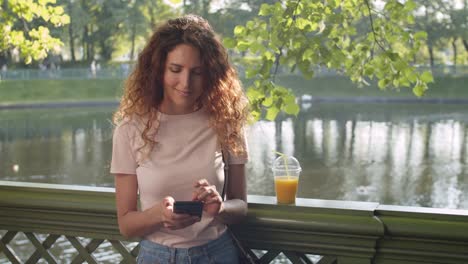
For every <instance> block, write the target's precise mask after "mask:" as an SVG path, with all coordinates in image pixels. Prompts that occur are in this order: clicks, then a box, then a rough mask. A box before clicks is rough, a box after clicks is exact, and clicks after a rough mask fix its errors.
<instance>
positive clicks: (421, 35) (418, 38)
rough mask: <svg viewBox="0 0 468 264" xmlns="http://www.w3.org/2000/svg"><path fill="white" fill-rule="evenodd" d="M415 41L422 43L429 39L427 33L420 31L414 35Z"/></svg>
mask: <svg viewBox="0 0 468 264" xmlns="http://www.w3.org/2000/svg"><path fill="white" fill-rule="evenodd" d="M413 37H414V39H415V40H416V41H421V40H426V39H427V33H426V32H424V31H418V32H416V33H415V34H414V36H413Z"/></svg>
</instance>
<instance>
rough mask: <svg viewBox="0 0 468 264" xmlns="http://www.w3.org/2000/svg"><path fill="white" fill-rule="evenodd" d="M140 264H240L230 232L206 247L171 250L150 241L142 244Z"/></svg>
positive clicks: (138, 260) (139, 255) (138, 259)
mask: <svg viewBox="0 0 468 264" xmlns="http://www.w3.org/2000/svg"><path fill="white" fill-rule="evenodd" d="M137 263H138V264H150V263H151V264H198V263H199V264H217V263H220V264H221V263H223V264H239V256H238V252H237V248H236V246H235V245H234V243H233V241H232V238H231V236H230V234H229V233H228V232H224V234H222V235H221V236H220V237H219V238H217V239H215V240H213V241H210V242H208V243H206V244H204V245H201V246H196V247H191V248H171V247H166V246H163V245H160V244H157V243H154V242H151V241H149V240H143V241H141V242H140V252H139V253H138V257H137Z"/></svg>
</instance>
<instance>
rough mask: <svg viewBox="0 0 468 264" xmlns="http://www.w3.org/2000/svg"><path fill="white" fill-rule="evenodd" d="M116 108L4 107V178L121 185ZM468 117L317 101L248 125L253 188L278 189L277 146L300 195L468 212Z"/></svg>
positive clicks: (0, 128) (456, 109)
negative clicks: (116, 171)
mask: <svg viewBox="0 0 468 264" xmlns="http://www.w3.org/2000/svg"><path fill="white" fill-rule="evenodd" d="M304 109H305V108H304ZM112 111H113V109H111V108H103V109H99V108H86V109H80V108H76V109H70V110H61V111H57V110H39V111H38V110H14V111H1V115H0V157H1V158H0V179H1V180H10V181H29V182H49V183H60V184H77V185H92V186H113V178H112V176H111V175H109V173H108V170H109V162H110V158H111V145H112V124H111V122H110V117H111V113H112ZM467 124H468V109H466V107H465V106H463V105H423V104H421V105H402V104H374V105H373V104H331V103H328V104H317V103H312V104H309V105H308V107H307V110H303V111H302V112H301V113H300V114H299V115H298V117H297V118H284V119H283V120H280V121H276V122H268V121H260V122H257V123H256V124H254V125H252V126H251V127H249V129H248V134H249V138H248V143H249V152H250V162H249V164H248V166H247V169H248V175H249V178H248V184H249V185H248V189H249V190H248V191H249V193H250V194H262V195H274V188H273V179H272V174H271V171H270V164H271V162H272V161H273V160H274V158H275V154H274V150H277V151H280V152H283V153H285V154H288V155H294V156H296V157H297V158H298V159H299V161H300V162H301V165H302V167H303V173H302V175H301V179H300V190H299V196H300V197H307V198H319V199H334V200H355V201H373V202H379V203H382V204H394V205H411V206H429V207H443V208H463V209H468V197H467V195H468V172H467V164H468V155H467V144H468V143H467V137H468V135H467Z"/></svg>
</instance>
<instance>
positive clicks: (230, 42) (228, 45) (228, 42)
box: [223, 38, 237, 49]
mask: <svg viewBox="0 0 468 264" xmlns="http://www.w3.org/2000/svg"><path fill="white" fill-rule="evenodd" d="M223 43H224V46H226V48H228V49H233V48H235V47H236V44H237V41H236V40H235V39H233V38H225V39H224V40H223Z"/></svg>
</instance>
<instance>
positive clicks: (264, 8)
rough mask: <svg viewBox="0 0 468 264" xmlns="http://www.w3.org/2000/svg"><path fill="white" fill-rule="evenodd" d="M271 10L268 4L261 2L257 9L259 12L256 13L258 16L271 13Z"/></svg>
mask: <svg viewBox="0 0 468 264" xmlns="http://www.w3.org/2000/svg"><path fill="white" fill-rule="evenodd" d="M271 10H272V8H271V7H270V5H268V4H262V5H261V6H260V10H259V12H258V15H259V16H268V15H270V14H271Z"/></svg>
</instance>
